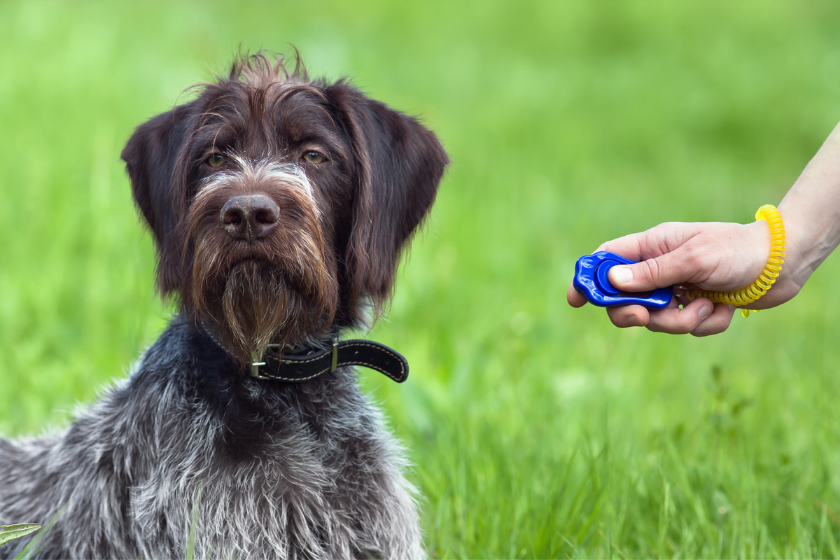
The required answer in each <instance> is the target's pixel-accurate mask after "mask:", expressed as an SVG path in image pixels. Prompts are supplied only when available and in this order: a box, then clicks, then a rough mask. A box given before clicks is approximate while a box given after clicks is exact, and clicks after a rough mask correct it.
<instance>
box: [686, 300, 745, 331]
mask: <svg viewBox="0 0 840 560" xmlns="http://www.w3.org/2000/svg"><path fill="white" fill-rule="evenodd" d="M734 314H735V306H734V305H726V304H725V303H716V304H715V310H714V311H712V314H711V315H709V317H708V318H707V319H706V320H705V321H703V322H702V323H700V325H699V326H698V327H697V328H696V329H694V330H693V331H691V334H693V335H694V336H709V335H712V334H720V333H722V332H723V331H725V330H726V329H728V328H729V325H730V323H732V316H733V315H734Z"/></svg>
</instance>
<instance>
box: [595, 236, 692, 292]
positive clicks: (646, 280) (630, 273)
mask: <svg viewBox="0 0 840 560" xmlns="http://www.w3.org/2000/svg"><path fill="white" fill-rule="evenodd" d="M696 273H697V263H696V262H695V259H694V258H693V257H692V251H691V250H690V249H688V248H684V247H680V248H679V249H677V250H676V251H673V252H671V253H667V254H665V255H662V256H661V257H656V258H653V259H648V260H646V261H642V262H639V263H636V264H629V265H619V266H614V267H612V268H611V269H610V273H609V279H610V283H612V285H613V286H615V287H616V288H618V289H620V290H624V291H626V292H646V291H649V290H655V289H656V288H667V287H668V286H673V285H674V284H678V283H680V282H687V281H690V279H691V278H692V277H693V276H694V275H695V274H696Z"/></svg>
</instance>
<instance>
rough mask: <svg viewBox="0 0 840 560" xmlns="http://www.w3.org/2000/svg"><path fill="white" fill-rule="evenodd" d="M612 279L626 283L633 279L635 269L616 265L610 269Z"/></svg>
mask: <svg viewBox="0 0 840 560" xmlns="http://www.w3.org/2000/svg"><path fill="white" fill-rule="evenodd" d="M610 276H612V281H613V282H614V283H616V284H621V285H622V286H623V285H626V284H629V283H630V282H632V281H633V271H632V270H630V269H629V268H627V267H626V266H614V267H612V270H610Z"/></svg>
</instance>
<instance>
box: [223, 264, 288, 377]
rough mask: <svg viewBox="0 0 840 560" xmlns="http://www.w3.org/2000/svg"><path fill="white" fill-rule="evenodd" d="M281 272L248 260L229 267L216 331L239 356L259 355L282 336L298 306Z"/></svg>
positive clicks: (247, 357)
mask: <svg viewBox="0 0 840 560" xmlns="http://www.w3.org/2000/svg"><path fill="white" fill-rule="evenodd" d="M295 299H296V298H295V294H294V293H293V292H291V291H290V290H289V289H288V287H287V286H286V283H285V282H284V281H283V278H282V276H281V275H278V274H275V273H272V271H270V270H266V267H265V266H263V265H261V264H260V263H259V262H258V261H253V260H248V261H245V262H242V263H240V264H238V265H236V266H234V267H233V269H232V270H231V271H230V273H229V274H228V276H227V279H226V281H225V288H224V291H223V292H222V297H221V315H222V316H221V321H220V322H219V334H220V335H221V337H222V340H223V342H225V343H226V344H227V345H228V347H229V348H230V349H231V350H233V354H234V355H236V356H237V357H239V358H240V359H242V358H245V359H246V360H247V359H250V358H251V356H254V357H256V358H259V357H260V356H262V355H263V354H264V353H265V351H266V349H267V348H268V345H269V344H271V343H272V342H275V341H276V340H278V339H281V338H284V337H283V334H282V331H283V327H284V326H285V325H286V324H287V323H289V319H290V316H291V315H292V311H293V309H296V308H298V307H299V305H298V302H296V301H294V300H295Z"/></svg>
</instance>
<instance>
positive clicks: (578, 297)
mask: <svg viewBox="0 0 840 560" xmlns="http://www.w3.org/2000/svg"><path fill="white" fill-rule="evenodd" d="M566 301H568V302H569V305H571V306H572V307H583V306H584V305H586V298H585V297H584V295H583V294H582V293H580V292H579V291H577V290H576V289H575V285H574V284H569V290H568V291H567V292H566Z"/></svg>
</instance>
